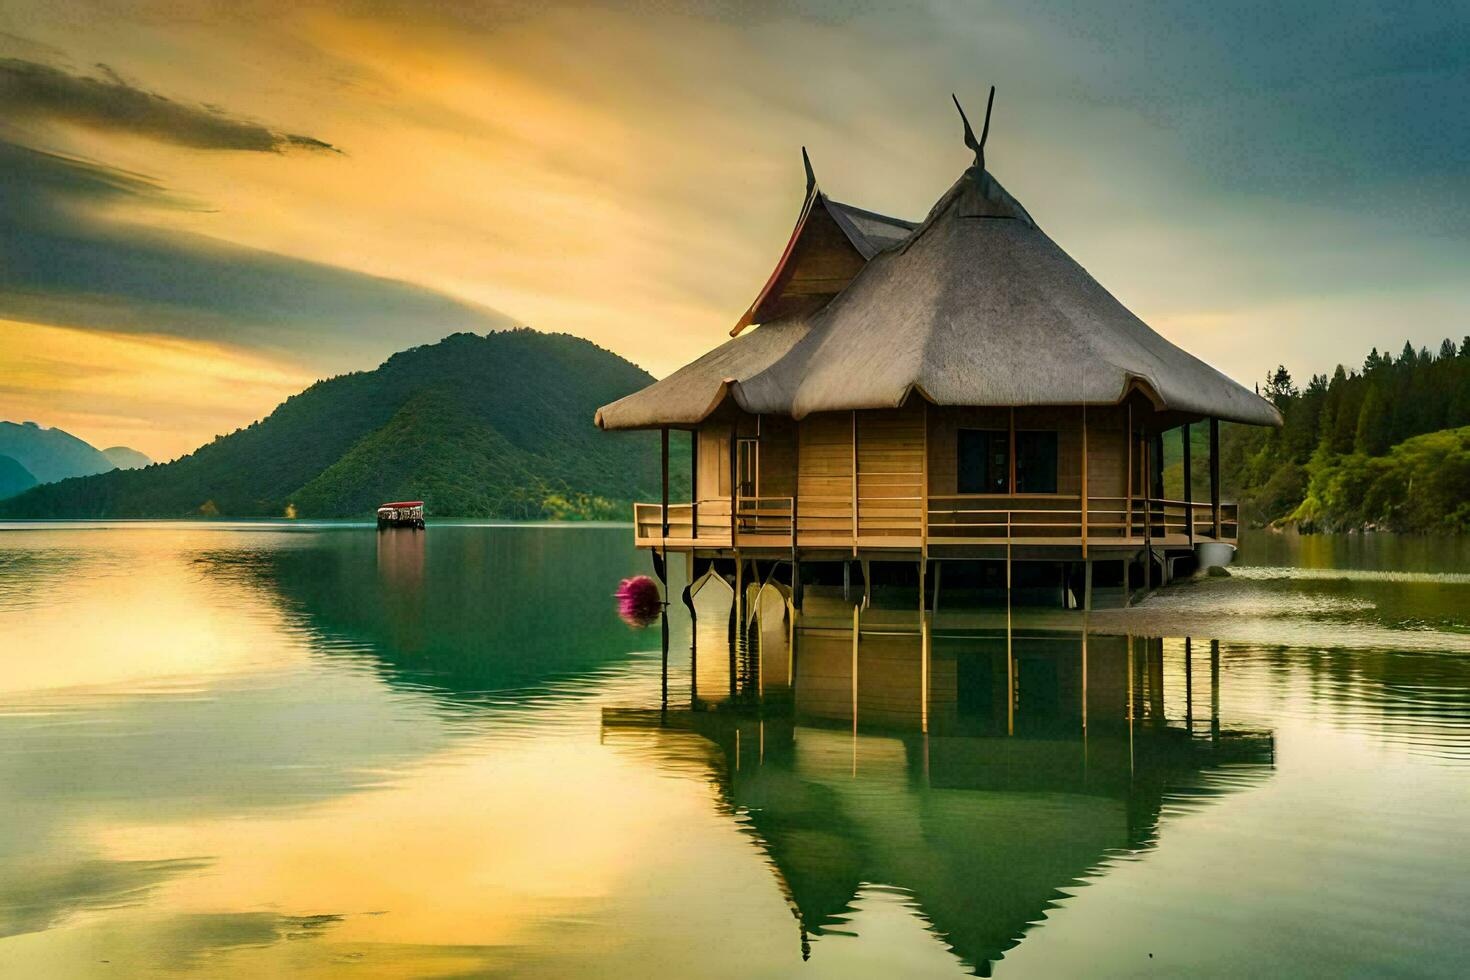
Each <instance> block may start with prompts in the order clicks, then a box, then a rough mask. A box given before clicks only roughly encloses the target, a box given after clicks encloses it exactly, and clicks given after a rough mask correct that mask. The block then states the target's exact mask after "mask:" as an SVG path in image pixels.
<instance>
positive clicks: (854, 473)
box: [852, 411, 858, 555]
mask: <svg viewBox="0 0 1470 980" xmlns="http://www.w3.org/2000/svg"><path fill="white" fill-rule="evenodd" d="M857 459H858V457H857V412H856V411H854V412H853V413H852V553H853V554H854V555H856V554H857V548H858V467H857Z"/></svg>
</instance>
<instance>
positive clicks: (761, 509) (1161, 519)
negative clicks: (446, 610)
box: [633, 494, 1240, 548]
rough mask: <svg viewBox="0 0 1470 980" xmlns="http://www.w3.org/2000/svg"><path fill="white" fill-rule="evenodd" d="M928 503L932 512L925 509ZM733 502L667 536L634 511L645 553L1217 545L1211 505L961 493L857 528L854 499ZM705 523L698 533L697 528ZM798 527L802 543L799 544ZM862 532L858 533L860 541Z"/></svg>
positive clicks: (691, 516) (673, 523)
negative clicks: (665, 549) (663, 549)
mask: <svg viewBox="0 0 1470 980" xmlns="http://www.w3.org/2000/svg"><path fill="white" fill-rule="evenodd" d="M926 504H927V510H926V509H925V508H926ZM730 505H731V502H730V500H729V499H728V498H723V499H717V500H701V501H699V503H698V504H697V505H696V504H692V503H682V504H669V507H668V514H667V522H668V533H667V536H665V534H664V521H665V515H664V513H663V508H662V506H661V505H659V504H634V505H633V527H634V535H635V538H636V541H637V544H638V545H639V546H642V547H657V546H659V545H660V544H662V543H667V544H669V545H671V546H676V547H685V546H699V547H722V548H727V547H731V545H732V535H733V540H734V543H735V544H736V545H739V546H742V547H790V546H791V545H792V544H793V543H796V544H805V545H810V546H827V547H830V546H833V545H841V546H843V547H846V546H848V545H851V544H858V545H862V546H870V547H880V548H881V547H885V546H887V547H915V546H919V545H921V544H923V545H928V544H937V545H963V544H1005V543H1007V542H1009V543H1013V544H1014V543H1021V544H1031V545H1048V544H1054V545H1078V544H1081V543H1082V542H1084V541H1085V542H1087V543H1088V544H1096V545H1129V544H1142V543H1143V542H1144V541H1153V542H1155V543H1157V544H1168V545H1170V546H1179V545H1184V544H1191V543H1193V542H1195V541H1209V540H1214V539H1215V536H1216V535H1215V517H1214V511H1213V510H1212V508H1211V506H1210V504H1209V502H1208V501H1206V502H1200V501H1194V502H1193V503H1185V502H1184V501H1182V500H1167V499H1159V498H1151V499H1145V498H1142V497H1134V498H1131V499H1130V498H1127V497H1091V496H1090V497H1088V498H1087V501H1086V506H1085V507H1084V506H1083V501H1082V498H1081V497H1079V496H1076V495H1068V494H1024V495H1009V496H1008V495H991V494H957V495H951V496H931V497H928V498H918V497H915V498H908V497H904V498H886V499H884V500H883V501H882V503H881V504H873V503H869V502H867V501H862V500H860V501H859V502H858V521H857V526H856V528H855V527H854V521H853V509H852V498H851V497H819V496H808V497H801V498H800V499H793V498H791V497H739V498H737V499H736V500H735V514H734V519H733V520H732V519H731V514H730ZM696 515H697V519H698V527H696V526H695V523H694V522H695V519H696ZM793 524H795V531H796V533H795V542H793V534H792V530H793ZM1239 526H1240V525H1239V516H1238V511H1237V509H1236V505H1235V504H1227V503H1222V504H1221V505H1220V534H1219V540H1222V541H1234V540H1235V538H1236V537H1237V535H1238V534H1239ZM854 531H856V534H855V533H854Z"/></svg>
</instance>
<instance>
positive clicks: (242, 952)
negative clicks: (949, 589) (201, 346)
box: [0, 523, 1470, 977]
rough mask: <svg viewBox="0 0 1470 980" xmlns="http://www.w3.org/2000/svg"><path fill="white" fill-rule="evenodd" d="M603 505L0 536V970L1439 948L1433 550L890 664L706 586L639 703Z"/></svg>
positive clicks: (1457, 780)
mask: <svg viewBox="0 0 1470 980" xmlns="http://www.w3.org/2000/svg"><path fill="white" fill-rule="evenodd" d="M630 537H631V535H630V532H629V530H628V529H627V528H622V527H576V526H564V527H545V526H543V527H517V526H508V527H506V526H502V527H491V526H450V525H441V526H434V527H431V528H430V529H429V530H428V531H427V532H426V533H422V534H418V533H414V532H409V531H402V532H398V531H395V532H391V533H385V534H379V533H377V532H376V531H374V530H372V529H370V528H362V527H352V526H331V525H326V526H312V525H302V524H291V525H268V524H240V525H223V524H183V523H181V524H151V523H127V524H116V525H87V524H83V525H25V526H17V527H11V528H9V529H4V530H0V638H3V639H0V644H3V647H0V807H3V819H0V974H4V975H7V976H9V975H15V976H81V977H88V976H150V975H157V976H210V977H214V976H231V975H238V976H263V975H301V976H371V977H383V976H389V977H391V976H478V975H487V974H488V975H494V974H500V973H510V974H517V975H523V974H531V975H574V974H575V975H599V976H637V977H647V976H650V975H709V976H742V977H744V976H777V977H779V976H793V975H800V976H804V977H810V976H834V977H835V976H842V977H851V976H894V975H905V976H927V975H934V976H957V975H965V974H973V973H981V974H994V975H999V976H1016V977H1032V976H1039V977H1051V976H1058V975H1079V974H1086V975H1129V976H1131V975H1135V974H1138V973H1142V972H1145V971H1156V972H1158V973H1161V974H1165V975H1172V974H1179V973H1184V972H1194V973H1204V974H1211V975H1227V974H1229V975H1238V974H1241V973H1249V974H1263V973H1271V974H1281V973H1289V974H1301V973H1313V974H1339V973H1342V974H1350V975H1353V974H1355V975H1382V974H1394V975H1443V976H1450V975H1463V974H1464V972H1465V969H1466V965H1467V955H1466V954H1465V952H1464V950H1463V937H1464V932H1465V927H1466V925H1467V922H1466V912H1465V909H1466V908H1467V907H1470V835H1467V834H1466V833H1465V832H1464V814H1465V813H1466V812H1470V658H1467V657H1466V656H1465V654H1467V653H1470V575H1467V570H1470V564H1467V561H1466V559H1467V558H1470V552H1467V547H1466V545H1465V543H1464V542H1457V541H1444V540H1440V541H1434V540H1432V539H1395V538H1390V537H1387V536H1379V537H1371V536H1370V537H1356V538H1329V537H1319V538H1295V537H1288V536H1279V535H1271V536H1264V535H1262V536H1257V537H1254V538H1252V539H1250V540H1249V541H1247V542H1246V546H1245V549H1244V554H1243V563H1242V566H1241V567H1239V568H1237V569H1236V574H1235V575H1234V576H1233V577H1231V578H1229V579H1211V580H1206V581H1201V582H1197V583H1191V584H1185V585H1181V586H1179V587H1176V588H1173V589H1170V590H1166V591H1164V592H1161V593H1159V594H1158V595H1156V596H1154V597H1153V598H1151V599H1150V600H1148V601H1147V602H1145V603H1143V604H1142V605H1140V606H1138V607H1136V608H1134V609H1130V610H1126V611H1115V612H1106V613H1101V612H1100V613H1097V614H1094V615H1093V616H1091V617H1090V618H1089V619H1088V620H1087V623H1086V629H1085V630H1084V629H1083V621H1082V620H1081V619H1080V615H1071V616H1061V617H1059V616H1056V615H1036V616H1032V615H1026V614H1018V615H1017V616H1015V617H1014V619H1013V622H1012V625H1011V628H1009V629H1005V628H993V629H983V630H970V631H958V630H947V629H945V628H944V624H943V622H942V618H941V620H940V621H939V622H936V631H935V638H934V641H933V654H932V661H931V672H932V676H931V677H930V679H929V687H928V690H929V696H928V698H927V699H926V698H925V697H924V691H925V686H924V679H923V673H922V669H923V665H922V656H921V652H920V647H919V642H918V638H917V637H916V636H913V635H907V634H903V633H902V632H901V631H893V632H874V633H872V634H865V635H863V636H862V637H861V639H860V642H859V643H858V645H857V649H856V652H854V648H853V644H852V640H851V635H850V634H847V633H841V632H836V631H830V632H829V631H807V632H801V633H798V634H797V638H796V644H795V649H794V650H793V649H792V647H791V645H790V644H789V643H788V635H789V634H788V633H787V629H786V624H785V623H784V621H783V619H782V611H781V610H782V607H781V605H780V603H779V602H776V601H767V602H766V603H764V604H763V605H762V612H763V614H764V621H763V622H761V623H759V624H757V628H756V629H755V630H754V631H753V635H752V638H751V640H750V642H749V643H744V642H741V643H737V645H736V649H735V650H734V655H733V656H732V651H731V647H730V644H729V635H730V631H729V605H730V596H729V591H728V589H723V587H722V586H720V585H719V583H713V584H711V585H709V586H707V587H706V588H705V589H704V590H702V591H701V592H700V594H699V597H698V599H697V604H696V608H697V610H698V620H697V624H694V625H691V622H690V617H689V614H688V612H687V611H686V610H684V609H683V607H682V606H680V605H678V604H677V603H676V604H675V605H674V607H672V609H671V612H670V616H669V621H668V630H669V632H668V637H669V640H668V646H669V659H668V673H667V689H668V692H669V693H668V699H667V701H663V700H662V699H661V690H662V688H663V684H662V682H663V678H664V674H663V662H664V661H663V642H662V640H663V632H662V629H661V628H660V626H659V625H655V626H654V627H653V628H651V629H647V630H634V629H630V628H629V627H628V626H626V625H625V624H624V623H622V622H621V621H620V620H619V619H618V618H617V616H616V610H615V608H614V604H613V601H612V598H611V594H612V592H613V591H614V589H615V588H616V586H617V582H618V580H619V579H620V578H621V577H623V576H625V575H629V574H633V573H636V572H643V571H646V570H647V558H646V556H640V555H638V554H636V553H635V552H634V551H633V550H632V548H631V547H630V546H629V540H630ZM675 564H676V566H677V565H679V564H680V563H678V562H676V563H675ZM675 571H676V572H677V571H679V569H678V568H676V569H675ZM682 584H683V583H682V582H680V581H678V580H677V579H676V581H675V582H674V583H673V585H674V588H675V589H676V590H677V589H678V588H680V587H682ZM691 646H692V647H693V656H691ZM691 660H692V661H693V663H691ZM925 728H927V732H926V731H924V729H925Z"/></svg>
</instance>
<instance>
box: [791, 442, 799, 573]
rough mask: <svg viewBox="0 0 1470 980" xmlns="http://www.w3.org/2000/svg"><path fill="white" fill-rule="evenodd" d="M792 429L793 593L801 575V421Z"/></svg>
mask: <svg viewBox="0 0 1470 980" xmlns="http://www.w3.org/2000/svg"><path fill="white" fill-rule="evenodd" d="M792 431H793V435H792V438H793V440H794V444H793V446H792V449H791V591H792V593H793V594H795V592H796V583H797V580H798V579H799V578H800V577H801V573H800V570H799V569H798V568H797V567H796V563H797V561H798V560H799V559H798V558H797V554H796V520H797V516H798V514H799V513H800V510H801V508H800V505H799V503H798V502H799V501H800V499H801V423H800V422H796V423H794V424H793V426H792Z"/></svg>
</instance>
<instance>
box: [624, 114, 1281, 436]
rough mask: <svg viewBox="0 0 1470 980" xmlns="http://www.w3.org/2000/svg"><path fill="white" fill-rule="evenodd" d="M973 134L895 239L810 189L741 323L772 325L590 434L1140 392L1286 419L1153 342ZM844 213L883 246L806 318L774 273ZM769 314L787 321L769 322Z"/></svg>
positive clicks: (1190, 412)
mask: <svg viewBox="0 0 1470 980" xmlns="http://www.w3.org/2000/svg"><path fill="white" fill-rule="evenodd" d="M987 129H988V113H987ZM965 130H966V137H967V139H966V142H967V143H969V144H970V145H971V147H972V148H974V149H975V151H976V161H975V164H974V165H973V166H971V167H970V168H969V169H967V170H966V171H965V172H964V173H963V174H962V175H961V176H960V178H959V180H957V181H956V182H955V184H954V186H952V187H951V188H950V189H949V190H948V191H947V192H946V193H945V194H944V196H943V197H941V198H940V199H939V202H938V203H937V204H935V205H934V208H933V209H932V210H931V211H930V213H929V216H928V218H926V219H925V221H924V222H923V223H922V224H921V225H920V226H919V227H918V228H917V229H915V230H914V231H912V232H911V233H908V234H907V235H906V236H904V237H902V238H899V237H898V232H899V229H900V228H901V227H902V226H903V225H904V224H905V223H903V222H898V221H897V220H896V219H891V218H884V217H883V216H881V215H874V214H872V213H871V212H863V211H859V210H858V209H856V208H851V207H850V206H847V205H837V204H835V203H834V202H831V201H830V200H828V199H827V198H826V197H825V195H822V194H821V193H820V192H819V191H817V190H816V188H815V181H812V180H810V179H809V181H808V185H809V186H808V194H807V198H806V201H805V203H804V204H803V208H802V215H801V217H800V218H799V219H798V222H797V228H796V231H795V232H793V235H792V241H791V243H790V244H788V246H787V250H786V254H785V255H783V257H782V262H781V264H780V265H778V266H777V271H776V273H775V274H773V276H772V279H771V282H768V283H767V286H766V289H765V290H763V291H762V294H761V297H760V298H758V299H757V301H756V303H755V304H754V305H753V306H752V308H751V312H750V313H747V317H748V318H751V319H750V322H761V323H762V324H763V325H762V326H760V327H759V328H757V329H756V330H754V331H751V332H749V333H746V334H743V335H741V336H738V337H736V339H734V340H732V341H730V342H729V343H726V344H724V345H723V346H721V347H719V348H717V349H716V350H714V351H712V352H711V353H709V354H706V355H705V356H704V357H702V358H700V359H699V360H697V361H695V362H694V363H692V364H690V365H688V366H686V367H684V368H681V369H680V370H678V371H676V372H674V373H673V374H672V375H670V376H669V377H667V378H665V379H663V380H662V381H659V382H657V383H655V384H653V385H650V386H649V387H647V388H645V389H643V390H642V391H639V392H636V393H634V394H632V395H629V396H628V397H626V398H623V399H621V400H619V401H616V402H613V403H612V404H611V405H607V406H604V407H603V408H602V409H601V410H599V411H598V413H597V424H598V425H600V426H601V427H603V428H605V429H635V428H655V427H659V426H690V425H694V424H697V423H698V422H700V421H701V420H702V419H704V418H705V417H707V416H708V415H709V414H710V413H711V412H713V411H714V410H715V409H716V408H718V407H719V405H720V404H721V403H722V402H723V401H724V400H725V399H726V398H727V397H728V398H730V399H733V400H734V402H735V404H736V405H738V406H739V407H740V408H741V409H743V410H744V411H747V412H751V413H767V414H778V415H786V416H790V417H793V418H803V417H805V416H806V415H808V414H811V413H812V412H827V411H846V410H850V409H874V408H896V407H898V406H900V405H902V404H903V403H904V402H905V401H906V400H907V399H908V398H909V397H910V395H912V394H915V393H917V394H918V395H919V396H921V397H923V398H926V399H928V400H929V401H930V402H932V403H934V404H936V405H987V406H1008V405H1016V406H1021V405H1077V404H1089V405H1114V404H1117V403H1119V402H1120V401H1122V400H1123V399H1124V398H1125V397H1127V396H1128V394H1129V393H1130V392H1131V391H1133V390H1135V389H1138V390H1141V391H1142V392H1143V393H1144V394H1145V395H1147V396H1148V398H1149V399H1150V400H1151V401H1152V402H1153V404H1154V406H1155V407H1156V408H1157V409H1159V410H1160V411H1169V412H1174V413H1180V414H1182V415H1185V416H1198V417H1208V416H1214V417H1217V418H1221V419H1227V420H1231V421H1236V422H1246V423H1251V424H1255V425H1271V426H1279V425H1280V424H1281V416H1280V415H1279V414H1278V413H1277V411H1276V409H1275V408H1274V407H1273V406H1272V405H1271V404H1270V403H1269V402H1267V401H1266V400H1265V399H1263V398H1261V397H1260V396H1258V395H1256V394H1255V393H1254V392H1252V391H1250V390H1249V389H1247V388H1244V387H1242V386H1241V385H1239V384H1237V383H1235V382H1234V381H1232V380H1230V379H1229V378H1227V377H1226V376H1225V375H1223V374H1221V373H1220V372H1219V371H1217V370H1215V369H1214V368H1212V367H1210V366H1209V365H1208V364H1206V363H1204V362H1203V361H1201V360H1200V359H1199V358H1197V357H1194V356H1193V355H1192V354H1189V353H1188V352H1186V351H1184V350H1183V349H1181V348H1179V347H1177V346H1175V345H1174V344H1172V343H1170V342H1169V341H1167V340H1165V339H1164V338H1163V337H1161V336H1160V335H1159V334H1157V333H1155V332H1154V331H1153V330H1152V329H1151V328H1150V327H1149V326H1148V325H1147V324H1146V323H1144V322H1143V321H1142V320H1140V319H1139V318H1138V317H1136V316H1134V315H1133V314H1132V313H1131V312H1130V311H1129V310H1128V309H1127V308H1126V307H1125V306H1123V304H1122V303H1120V302H1118V300H1117V299H1115V298H1114V297H1113V296H1112V294H1111V293H1109V292H1108V291H1107V290H1106V289H1104V288H1103V287H1102V286H1101V285H1100V284H1099V283H1098V282H1097V280H1095V279H1093V278H1092V276H1090V275H1088V273H1087V270H1085V269H1083V268H1082V266H1080V265H1078V264H1077V263H1076V262H1075V261H1074V260H1073V259H1072V258H1071V257H1070V256H1068V255H1067V253H1066V252H1064V251H1062V249H1061V248H1060V247H1058V246H1057V244H1056V243H1055V242H1053V241H1052V240H1051V239H1050V238H1049V237H1047V235H1046V234H1045V233H1044V232H1043V231H1041V229H1040V228H1039V227H1037V225H1036V222H1035V221H1034V220H1032V218H1031V216H1030V215H1029V214H1028V213H1027V212H1026V209H1025V208H1023V207H1022V206H1021V205H1020V204H1019V203H1018V202H1017V201H1016V199H1015V198H1013V197H1012V196H1011V195H1010V194H1009V193H1007V192H1006V190H1005V189H1004V188H1003V187H1001V185H1000V183H999V182H998V181H997V180H996V179H995V178H994V177H992V176H991V175H990V173H989V172H988V171H987V170H986V169H985V165H984V154H983V145H984V144H983V140H982V141H976V140H975V139H974V136H973V134H972V133H970V131H969V124H968V122H966V124H965ZM808 173H809V174H810V171H808ZM813 213H817V214H818V219H813V217H812V215H813ZM838 215H841V216H842V217H843V218H846V219H849V220H850V221H851V224H852V225H853V227H854V228H856V229H857V230H858V233H859V234H860V235H861V236H862V238H861V240H862V241H863V242H864V243H865V244H866V245H867V246H868V247H875V250H874V251H873V252H872V254H871V255H866V256H864V261H863V263H862V264H861V266H860V268H858V269H857V270H856V272H855V273H854V274H852V275H851V277H850V280H848V281H845V282H843V283H842V285H841V288H840V290H839V291H838V292H836V293H835V294H834V295H832V296H831V297H830V298H827V297H825V296H823V297H822V300H823V301H822V303H821V304H820V308H816V309H811V308H808V307H806V306H803V305H802V304H801V302H799V301H798V300H797V299H794V298H791V297H785V294H784V293H783V292H782V290H783V289H784V288H786V286H788V285H789V283H790V282H791V281H799V279H798V277H797V276H796V274H795V273H794V272H792V273H790V274H789V275H788V278H787V279H786V280H785V282H784V283H783V282H782V280H781V276H782V275H783V270H787V269H789V268H797V269H799V268H800V267H801V263H800V262H799V261H797V260H799V259H801V258H803V256H804V255H807V254H809V253H808V252H806V251H804V249H808V245H809V243H811V242H816V241H817V239H818V237H819V235H818V232H816V231H812V230H811V229H813V228H820V225H819V224H818V221H820V222H826V221H830V222H832V224H833V225H835V226H838V227H839V228H840V227H841V226H842V224H843V220H842V218H839V217H838ZM854 216H857V218H856V219H855V218H854ZM857 219H864V220H866V221H868V223H869V225H867V226H865V225H862V224H860V223H859V220H857ZM869 226H876V227H877V230H876V231H868V230H866V229H867V228H868V227H869ZM842 232H843V236H844V237H845V238H846V239H847V241H848V242H849V243H850V247H851V248H852V249H853V251H854V252H855V253H857V252H861V251H863V249H862V248H860V247H859V246H858V245H857V242H856V241H855V240H853V239H852V238H850V237H847V236H848V232H847V230H846V228H842ZM822 240H823V241H824V242H826V241H827V239H825V238H824V239H822ZM817 251H818V250H817V249H816V247H815V246H814V245H813V246H810V248H809V252H810V253H816V252H817ZM824 254H827V255H830V254H831V250H830V249H829V250H828V251H827V252H826V253H824ZM809 261H810V260H809ZM816 293H817V290H815V289H808V290H807V291H806V294H805V296H804V297H803V298H804V299H807V300H810V298H811V296H813V295H816ZM773 297H774V298H773ZM783 297H785V298H784V299H783ZM783 302H784V303H785V308H783ZM767 309H773V310H774V311H775V312H776V313H777V314H778V315H774V316H770V317H769V318H764V317H762V313H763V312H764V311H765V310H767ZM744 322H746V321H744V320H743V321H742V324H741V326H743V325H744ZM739 329H740V327H739V326H737V330H736V332H737V333H738V332H739Z"/></svg>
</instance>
